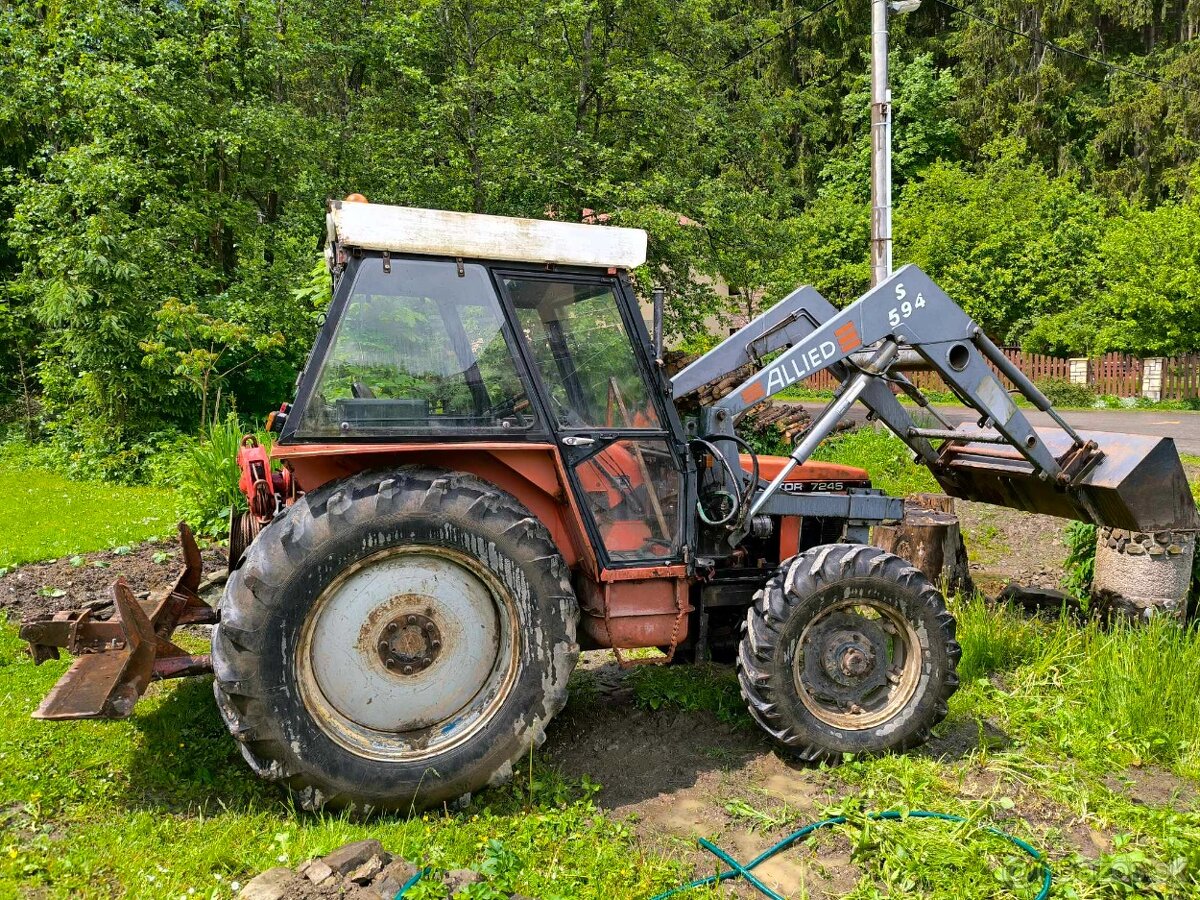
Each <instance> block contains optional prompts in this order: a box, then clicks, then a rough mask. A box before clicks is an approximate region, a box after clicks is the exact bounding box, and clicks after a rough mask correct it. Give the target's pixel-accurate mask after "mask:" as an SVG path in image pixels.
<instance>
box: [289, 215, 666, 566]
mask: <svg viewBox="0 0 1200 900" xmlns="http://www.w3.org/2000/svg"><path fill="white" fill-rule="evenodd" d="M430 219H433V220H435V221H430ZM481 226H482V228H481ZM489 226H490V227H491V228H493V229H494V230H495V233H493V234H488V233H486V232H487V228H488V227H489ZM438 229H440V231H441V233H442V234H443V235H444V237H443V239H442V242H440V243H439V242H438V241H437V240H436V239H435V238H432V237H428V235H429V233H430V232H431V231H433V232H436V231H437V230H438ZM420 234H425V235H426V237H425V238H424V242H423V243H422V240H421V239H419V238H417V239H414V237H413V236H414V235H420ZM330 238H331V240H330V244H329V260H330V268H331V271H332V272H333V276H334V281H335V291H334V300H333V303H332V305H331V308H330V310H329V313H328V317H327V319H326V321H325V323H324V325H323V327H322V330H321V333H320V336H319V338H318V341H317V343H316V346H315V348H314V350H313V352H312V354H311V357H310V359H309V362H308V365H307V367H306V369H305V371H304V372H303V374H302V375H301V377H300V379H299V387H298V393H297V397H296V401H295V403H294V405H293V406H292V408H291V410H290V411H289V412H288V415H287V416H286V420H285V421H283V422H282V427H281V428H280V439H279V446H278V448H277V449H276V452H275V456H276V457H277V458H284V459H290V460H291V462H290V465H291V466H292V467H293V469H294V471H295V472H296V475H297V477H298V479H299V481H300V484H301V487H302V488H303V489H305V490H311V489H312V488H314V487H316V486H317V485H318V484H319V483H320V481H321V480H322V478H323V477H324V474H325V471H324V470H322V472H321V473H315V472H311V471H309V469H311V467H309V466H306V465H305V462H304V461H303V460H304V459H305V458H307V454H308V453H309V452H310V451H311V448H312V447H313V446H320V447H324V448H330V447H337V448H341V450H342V451H346V452H348V453H355V452H356V449H357V452H358V453H359V454H363V453H367V452H368V451H367V450H366V449H365V448H366V447H368V446H372V447H373V448H374V449H373V450H372V451H370V452H372V453H375V454H378V453H379V452H380V449H379V445H383V444H386V445H390V449H391V450H396V451H405V452H411V448H412V447H413V446H414V445H415V446H420V445H422V444H432V443H436V444H438V445H440V446H441V447H442V448H443V449H444V450H445V451H446V452H450V453H454V452H456V448H460V449H461V451H464V452H470V451H469V447H468V445H474V446H475V447H476V450H475V453H476V455H480V454H483V453H492V452H493V449H496V448H499V449H508V450H510V451H512V452H509V453H508V454H507V457H506V458H509V459H511V458H514V453H515V452H516V451H518V450H519V449H520V448H523V447H524V448H533V447H537V448H545V447H547V446H553V448H554V449H555V451H556V453H555V454H554V456H555V457H556V458H557V459H556V465H557V467H560V468H562V469H563V470H564V474H565V475H566V480H567V481H568V482H569V485H570V489H571V492H572V494H573V495H574V498H575V500H576V503H577V506H578V508H579V509H580V510H581V511H582V512H583V514H584V515H583V519H584V522H583V527H584V529H585V530H586V531H592V532H594V533H595V534H596V535H597V536H598V538H599V541H598V542H597V544H596V549H597V551H598V552H597V554H596V558H595V560H594V563H595V565H594V566H593V568H595V569H597V570H599V569H602V568H604V567H607V566H610V565H611V566H622V565H640V564H645V563H648V562H653V563H670V562H681V561H682V547H683V545H684V541H685V538H686V530H687V527H688V523H687V522H686V521H685V519H686V517H685V515H684V514H683V513H684V510H686V509H687V508H688V504H687V503H686V502H685V496H686V494H687V479H686V477H685V474H686V472H687V465H688V464H687V460H686V456H687V448H686V444H685V442H684V441H683V439H682V435H683V429H682V426H681V424H680V422H679V419H678V417H677V415H676V413H675V410H674V407H673V406H672V405H671V403H670V401H669V398H668V396H667V385H666V383H665V380H664V379H663V377H662V375H661V374H660V372H659V371H658V369H657V367H655V366H654V365H653V363H652V362H651V360H652V358H653V354H652V352H651V349H650V345H649V342H648V338H647V335H646V330H645V326H644V324H643V323H642V321H641V318H640V313H639V312H638V308H637V304H636V301H635V298H634V295H633V292H632V289H631V286H630V284H629V280H628V276H627V270H628V269H629V268H631V267H633V266H636V265H640V264H641V262H642V261H644V258H645V234H644V233H643V232H640V231H634V230H632V229H620V228H597V227H594V226H583V225H573V224H565V223H557V222H524V221H523V220H514V219H503V218H500V217H490V216H476V215H465V214H459V213H446V212H432V211H425V210H405V209H400V208H397V207H383V206H377V205H373V204H367V203H354V202H346V203H341V204H334V205H333V208H332V210H331V213H330ZM414 251H419V252H414ZM485 255H486V256H488V257H491V258H484V257H485ZM601 262H602V263H603V265H598V264H597V263H601ZM305 448H307V450H306V449H305ZM295 454H300V456H296V455H295ZM530 458H532V459H537V458H539V457H538V456H537V455H534V456H532V457H530Z"/></svg>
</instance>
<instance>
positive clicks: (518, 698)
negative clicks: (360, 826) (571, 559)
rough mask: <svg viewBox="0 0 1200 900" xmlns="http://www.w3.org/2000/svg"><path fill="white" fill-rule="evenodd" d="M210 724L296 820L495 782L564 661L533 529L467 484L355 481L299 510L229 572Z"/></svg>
mask: <svg viewBox="0 0 1200 900" xmlns="http://www.w3.org/2000/svg"><path fill="white" fill-rule="evenodd" d="M220 608H221V622H220V624H219V625H218V626H217V627H216V628H215V629H214V631H213V669H214V672H215V673H216V683H215V691H216V696H217V703H218V706H219V708H220V710H221V715H222V717H223V718H224V719H225V723H226V725H227V726H228V728H229V730H230V732H231V733H232V734H233V736H234V737H235V738H236V739H237V740H238V741H239V742H240V743H241V749H242V755H243V756H244V757H245V758H246V760H247V762H249V764H250V766H251V767H252V768H253V769H254V770H255V771H256V772H257V773H258V774H260V775H262V776H264V777H266V778H269V779H272V780H276V781H281V782H283V783H284V784H285V785H286V786H287V787H288V788H289V789H290V790H291V791H292V792H293V793H294V794H295V796H296V797H297V799H298V801H299V803H300V804H301V805H302V806H303V807H305V808H308V809H316V808H319V807H322V806H334V807H351V808H354V809H357V810H361V811H372V810H403V811H407V810H414V809H422V808H425V807H428V806H431V805H435V804H438V803H442V802H445V801H450V800H455V799H457V798H459V797H461V796H463V795H464V794H468V793H470V792H472V791H475V790H478V789H479V788H481V787H483V786H485V785H487V784H489V783H497V782H498V781H502V780H504V779H505V778H506V777H507V776H508V775H509V774H511V772H512V764H513V762H515V761H516V760H517V759H519V758H520V757H521V756H522V755H524V754H526V753H527V752H528V751H529V748H530V746H531V745H533V744H540V743H541V741H542V740H544V738H545V728H546V724H547V723H548V722H549V720H550V718H551V717H552V716H554V715H555V714H556V713H557V712H558V711H559V710H561V709H562V707H563V705H564V704H565V702H566V696H567V680H568V678H569V677H570V674H571V670H572V669H573V668H574V666H575V662H576V660H577V659H578V656H579V647H578V644H577V643H576V641H575V628H576V624H577V621H578V616H579V612H578V606H577V604H576V600H575V595H574V592H573V591H572V589H571V585H570V581H569V579H568V570H567V567H566V564H565V562H564V561H563V559H562V557H561V556H560V555H559V554H558V552H557V550H556V548H555V546H554V543H553V541H552V540H551V537H550V534H549V532H548V531H547V530H546V528H545V526H544V525H543V524H542V523H541V522H540V521H538V520H537V519H536V518H535V517H534V516H533V515H532V514H530V513H529V511H528V510H526V509H525V508H524V507H523V506H522V505H521V504H520V503H519V502H518V501H517V500H516V499H514V498H513V497H511V496H510V495H508V494H506V493H504V492H502V491H500V490H498V489H497V488H495V487H494V486H493V485H490V484H487V483H485V482H483V481H481V480H479V479H478V478H475V477H473V476H471V475H466V474H462V473H451V472H447V471H443V470H438V469H431V468H424V467H406V468H400V469H396V470H393V471H387V472H368V473H363V474H360V475H356V476H354V477H352V478H348V479H346V480H344V481H340V482H336V483H334V484H331V485H329V486H326V487H323V488H321V489H320V490H318V491H315V492H313V493H311V494H309V495H308V496H307V497H305V498H303V499H301V500H300V501H298V502H297V503H296V504H294V505H293V506H292V507H291V508H290V509H288V510H287V512H285V513H284V514H283V515H282V516H281V517H280V518H279V519H277V520H276V521H275V522H273V523H272V524H271V525H270V526H269V527H268V528H266V529H265V530H264V531H263V532H262V534H260V535H259V536H258V538H257V539H256V540H255V541H254V543H253V544H252V545H251V547H250V548H249V550H248V551H247V553H246V557H245V561H244V562H243V563H242V565H241V566H240V567H239V568H238V569H237V570H236V571H234V572H233V574H232V575H231V576H230V578H229V581H228V584H227V585H226V589H225V595H224V598H223V599H222V601H221V607H220Z"/></svg>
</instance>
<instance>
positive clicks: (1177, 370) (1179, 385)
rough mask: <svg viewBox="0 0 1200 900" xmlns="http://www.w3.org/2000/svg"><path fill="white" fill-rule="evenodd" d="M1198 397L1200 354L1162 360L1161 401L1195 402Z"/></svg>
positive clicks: (1199, 388)
mask: <svg viewBox="0 0 1200 900" xmlns="http://www.w3.org/2000/svg"><path fill="white" fill-rule="evenodd" d="M1198 397H1200V353H1189V354H1187V355H1186V356H1172V357H1169V358H1167V359H1164V360H1163V366H1162V399H1164V400H1195V399H1196V398H1198Z"/></svg>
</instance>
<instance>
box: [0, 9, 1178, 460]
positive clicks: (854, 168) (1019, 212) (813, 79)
mask: <svg viewBox="0 0 1200 900" xmlns="http://www.w3.org/2000/svg"><path fill="white" fill-rule="evenodd" d="M1194 5H1195V4H1194V0H1189V2H1187V3H1182V4H1158V5H1155V4H1146V3H1138V4H1116V3H1113V2H1111V0H1103V2H1101V0H1085V2H1082V3H1077V4H1074V5H1069V6H1063V5H1062V4H1051V3H1048V2H1046V0H1039V2H1036V3H1033V4H1029V3H1017V2H1016V0H982V4H981V5H980V6H979V7H978V8H977V9H974V12H975V13H977V14H980V15H983V16H985V17H989V18H993V19H995V20H997V21H999V22H1001V23H1002V24H1004V25H1005V26H1006V27H1012V28H1018V29H1025V30H1031V31H1034V32H1036V33H1037V34H1038V35H1039V36H1040V37H1042V38H1044V39H1049V40H1054V41H1058V42H1059V43H1061V44H1062V45H1063V46H1066V47H1070V48H1072V49H1074V50H1077V51H1080V52H1084V53H1094V54H1099V55H1104V56H1107V57H1109V58H1111V59H1112V60H1113V61H1114V62H1116V63H1118V64H1120V65H1122V66H1124V67H1125V68H1127V69H1132V70H1135V71H1144V72H1145V73H1146V74H1147V75H1149V76H1150V77H1151V78H1152V79H1155V80H1153V81H1147V80H1139V79H1137V78H1135V77H1133V76H1132V75H1130V74H1127V73H1124V72H1121V71H1116V70H1106V69H1104V68H1103V67H1100V66H1097V65H1094V64H1091V63H1087V62H1085V61H1083V60H1080V59H1079V58H1077V57H1072V56H1068V55H1064V54H1060V53H1055V52H1052V51H1049V50H1044V51H1041V52H1038V53H1031V52H1030V46H1029V45H1028V43H1027V42H1026V41H1024V40H1023V39H1020V38H1017V37H1015V36H1011V35H1007V34H1006V33H1005V32H1003V31H996V30H994V29H992V28H990V27H989V26H987V25H985V24H983V23H982V22H980V21H978V20H977V19H976V18H972V17H970V16H966V15H961V14H957V13H953V12H950V11H948V10H947V9H946V8H944V7H939V6H929V5H926V7H923V8H922V9H921V10H920V11H919V12H918V13H916V14H914V15H911V16H904V17H896V18H895V19H894V22H893V35H894V41H893V44H892V58H891V60H890V62H891V70H892V73H893V85H892V89H893V97H894V102H893V109H894V117H895V125H894V163H895V172H896V184H897V189H898V190H897V198H896V200H897V204H896V210H895V221H896V229H897V235H896V236H897V243H896V259H897V261H898V262H905V261H912V262H918V263H920V264H921V265H922V266H924V267H926V268H927V269H928V270H929V271H930V273H931V274H932V275H933V276H934V277H935V278H936V279H938V280H939V281H940V282H941V283H942V285H943V287H945V288H946V289H947V291H948V292H949V293H950V295H951V296H952V297H954V298H955V299H957V300H959V301H960V302H962V303H963V304H964V305H966V306H967V308H968V310H969V311H970V312H971V313H972V314H973V315H975V316H976V317H977V318H978V319H979V321H980V322H981V323H982V324H983V325H984V327H985V329H986V330H987V331H988V333H989V334H990V335H991V336H992V337H994V338H996V339H998V340H1000V341H1003V342H1021V343H1022V344H1024V345H1026V346H1028V347H1030V348H1032V349H1042V350H1047V349H1052V350H1055V351H1056V352H1064V353H1096V352H1101V351H1104V350H1109V349H1119V350H1127V351H1129V352H1134V353H1155V354H1159V353H1163V354H1166V353H1174V352H1183V351H1188V350H1193V349H1198V348H1200V345H1198V344H1197V338H1196V335H1198V334H1200V312H1198V311H1197V310H1198V309H1200V307H1197V306H1196V300H1195V298H1196V297H1197V296H1200V291H1198V290H1197V288H1198V287H1200V274H1198V273H1200V252H1198V249H1197V248H1198V244H1197V241H1200V238H1198V237H1197V235H1198V234H1200V213H1198V212H1197V209H1200V207H1198V206H1197V201H1196V200H1195V193H1196V192H1195V187H1194V185H1195V181H1194V179H1195V177H1196V171H1197V170H1196V165H1197V161H1198V157H1200V139H1198V138H1197V136H1196V135H1197V129H1196V116H1195V103H1194V98H1193V97H1192V96H1191V94H1190V93H1189V91H1190V88H1188V87H1187V85H1188V84H1190V82H1191V81H1192V80H1194V79H1193V75H1194V73H1195V71H1196V70H1197V67H1198V66H1200V43H1198V42H1197V41H1195V40H1194V39H1193V38H1194V36H1195V21H1196V11H1195V9H1194V8H1193V7H1194ZM864 16H865V6H864V5H863V4H862V3H861V2H856V3H843V4H835V5H834V6H833V7H830V8H829V9H827V10H825V11H823V12H822V13H821V14H820V15H817V16H814V17H812V18H811V19H806V20H805V21H804V22H803V23H800V24H799V25H795V26H794V27H793V25H794V23H795V21H796V8H795V6H794V4H786V3H769V4H758V5H752V6H746V7H744V8H738V9H736V10H733V11H731V10H730V9H728V8H726V6H723V5H721V4H718V3H714V2H712V0H687V2H678V3H676V2H668V0H631V2H627V3H611V2H591V0H589V2H570V3H565V4H551V5H544V4H543V5H539V4H505V3H499V2H496V0H485V2H470V3H468V2H465V0H446V2H442V3H427V2H416V0H384V2H375V3H368V4H351V5H350V6H349V7H347V6H346V5H345V4H336V3H329V2H324V0H319V2H316V3H309V4H302V5H297V4H279V3H276V4H270V3H263V2H255V3H242V4H230V3H217V2H213V0H196V2H189V3H178V2H173V0H151V2H148V3H143V4H139V5H135V6H131V5H129V4H122V3H119V2H116V0H81V2H76V3H70V4H61V3H60V4H50V5H47V4H45V3H39V2H32V0H20V2H15V3H12V4H9V5H8V6H7V7H6V11H5V14H4V16H3V17H2V18H0V46H3V47H4V48H5V53H4V54H3V55H2V56H0V84H3V86H4V93H3V97H4V99H3V101H2V102H0V171H2V172H3V173H4V175H3V185H2V188H0V213H3V217H2V218H3V221H4V223H5V224H4V227H3V228H2V229H0V422H9V421H11V422H14V423H17V424H18V426H19V427H20V429H21V430H22V431H23V432H24V434H25V437H26V439H27V440H33V439H35V438H38V437H42V436H47V437H48V438H49V439H50V440H51V442H54V443H55V444H56V445H57V446H59V447H61V448H62V450H61V452H63V453H65V454H67V455H80V456H81V457H84V458H86V459H87V460H88V461H89V462H88V465H90V466H91V467H92V468H95V466H96V465H100V464H102V463H103V460H105V459H112V460H115V461H116V462H115V463H114V465H113V466H112V473H113V474H123V475H124V477H127V478H128V477H131V476H129V475H128V474H127V473H130V472H135V473H138V474H139V475H140V476H144V474H145V473H144V472H143V471H142V470H141V466H142V463H143V461H144V460H145V459H147V458H148V457H150V456H152V455H153V453H152V452H151V450H150V449H148V448H153V447H154V446H155V441H153V440H151V439H150V438H148V437H147V436H148V435H158V434H170V433H173V432H175V431H178V430H184V431H188V432H190V431H192V430H193V429H194V428H195V427H196V426H197V424H200V423H204V422H210V421H213V420H216V419H219V418H220V417H221V416H222V415H224V413H225V412H226V411H227V410H229V409H235V410H238V411H239V412H240V413H242V414H244V415H247V416H251V417H253V416H258V415H261V414H263V413H265V412H266V411H268V410H269V409H271V408H274V407H275V406H276V405H277V404H278V403H279V402H280V401H281V400H283V399H286V398H287V396H288V394H289V392H290V385H291V382H292V378H293V376H294V373H295V370H296V369H297V368H298V367H299V366H300V365H302V363H303V360H304V357H305V354H306V352H307V350H308V348H309V346H310V344H311V340H312V337H313V332H314V327H315V324H316V320H317V314H318V313H319V312H320V311H321V310H323V309H324V308H325V307H326V305H327V303H328V296H329V292H328V291H329V282H328V278H327V276H326V275H325V273H324V272H323V270H322V269H321V268H320V267H319V266H317V267H314V259H313V252H314V247H315V246H316V245H317V244H318V242H319V240H320V237H321V235H322V233H323V215H322V213H323V210H322V205H323V203H324V201H325V199H326V198H327V197H338V196H343V195H345V194H346V193H348V192H350V191H361V192H363V193H364V194H366V195H367V196H369V197H370V198H371V199H372V200H375V201H379V202H393V203H403V204H408V205H418V206H431V207H435V208H448V209H462V210H473V211H477V212H487V213H498V214H511V215H524V216H545V215H552V216H555V217H558V218H560V219H562V220H564V221H576V220H578V219H579V218H580V217H581V215H582V210H584V209H590V210H595V211H596V212H597V213H598V214H600V215H602V216H606V217H607V219H606V221H610V222H613V223H615V224H621V225H629V226H634V227H641V228H645V229H646V230H647V231H648V232H649V235H650V244H649V250H650V261H649V263H648V264H647V265H646V266H645V267H643V268H642V269H641V270H639V271H638V272H635V273H633V274H634V281H635V284H636V285H637V287H638V289H639V290H640V291H641V292H642V293H643V294H648V292H649V289H650V287H651V286H652V285H653V284H662V285H663V286H664V287H665V288H666V296H667V308H666V326H667V329H668V332H669V333H670V334H671V335H672V336H673V337H674V338H675V339H676V340H682V341H685V342H689V343H691V344H698V343H702V342H703V341H704V340H705V339H706V338H705V335H707V334H708V332H709V331H710V330H711V329H713V328H715V329H717V330H719V331H724V329H725V328H727V327H729V326H732V325H736V324H738V323H740V322H741V321H742V320H743V319H744V318H745V317H747V316H752V315H755V314H756V313H757V312H759V311H761V310H762V308H763V306H764V304H766V303H769V302H772V301H774V300H777V299H778V298H780V297H781V296H783V295H784V294H785V293H787V292H788V291H790V290H791V289H793V288H794V287H795V286H796V285H797V284H799V283H802V282H808V283H811V284H814V285H816V286H817V287H818V288H819V289H820V290H822V292H823V293H825V294H826V296H828V297H830V298H831V299H833V300H834V301H836V302H838V303H845V302H847V301H848V300H850V299H852V298H853V297H855V296H857V295H858V294H859V293H860V292H861V291H863V290H864V289H865V288H866V286H867V284H868V283H869V268H868V253H867V238H868V234H869V226H870V213H869V202H868V198H867V192H866V187H867V182H866V177H865V173H866V171H867V167H868V150H867V147H868V135H867V121H868V104H867V78H866V72H867V71H868V67H867V55H868V41H867V39H866V32H865V31H864V30H863V29H864V27H865V26H864V23H865V21H866V19H865V18H864ZM767 38H777V39H776V40H773V41H768V42H766V43H763V41H764V40H765V39H767ZM718 282H723V283H724V285H726V286H728V288H729V290H728V292H727V293H726V292H725V291H719V290H717V289H716V287H715V285H716V284H717V283H718ZM218 395H219V398H218ZM218 399H219V402H218ZM135 447H140V448H142V449H140V450H137V451H135V452H132V453H131V454H129V455H126V454H127V452H128V451H130V450H131V449H132V448H135Z"/></svg>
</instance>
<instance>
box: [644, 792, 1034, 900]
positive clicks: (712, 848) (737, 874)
mask: <svg viewBox="0 0 1200 900" xmlns="http://www.w3.org/2000/svg"><path fill="white" fill-rule="evenodd" d="M867 818H868V819H874V820H876V821H879V820H889V821H896V820H900V819H907V818H912V819H941V820H942V821H944V822H958V823H962V822H966V821H967V820H966V819H964V818H963V817H962V816H954V815H950V814H949V813H940V812H929V811H928V810H924V809H914V810H913V811H912V812H908V813H901V812H895V811H894V810H888V811H886V812H872V813H867ZM847 821H849V819H848V818H847V817H846V816H833V817H831V818H828V819H822V820H821V821H820V822H813V823H812V824H811V825H805V826H804V827H803V828H801V829H800V830H799V831H793V832H792V833H791V834H789V835H788V836H787V837H785V838H784V839H783V840H781V841H780V842H779V843H777V844H775V845H774V846H772V847H769V848H768V849H767V850H765V851H763V852H762V853H760V854H759V855H758V856H756V857H754V859H752V860H750V862H748V863H746V864H745V865H742V864H741V863H739V862H738V861H737V860H735V859H734V858H733V857H731V856H730V855H729V854H728V853H726V852H725V851H724V850H722V849H721V848H720V847H718V846H716V845H715V844H713V843H712V842H710V841H706V840H705V839H704V838H700V846H701V847H703V848H704V849H705V850H707V851H708V852H709V853H711V854H713V856H715V857H717V858H718V859H719V860H721V861H722V862H724V863H726V864H727V865H729V866H730V867H731V868H730V869H729V870H728V871H726V872H721V873H720V874H718V875H710V876H708V877H707V878H698V879H696V880H695V881H692V882H689V883H688V884H683V885H680V886H679V887H675V888H671V890H669V891H665V892H663V893H661V894H658V895H656V896H654V897H652V898H651V900H666V898H667V897H672V896H674V895H675V894H682V893H683V892H684V891H690V890H692V888H698V887H705V886H706V885H710V884H718V883H720V882H722V881H728V880H729V879H731V878H744V879H746V881H747V882H748V883H749V884H751V885H753V886H754V887H755V888H756V889H757V890H758V891H759V893H761V894H763V895H764V896H766V897H770V898H771V900H786V898H784V897H781V896H780V895H779V894H777V893H775V892H774V891H773V890H771V889H770V888H769V887H767V886H766V885H765V884H763V883H762V882H761V881H760V880H759V879H758V878H756V877H755V876H754V873H753V872H751V871H750V870H751V869H753V868H755V867H756V866H759V865H761V864H762V863H764V862H766V861H767V860H768V859H770V858H771V857H772V856H775V855H776V854H777V853H782V852H783V851H784V850H786V849H788V848H789V847H791V846H793V845H795V844H798V843H800V841H802V840H804V839H805V838H806V837H808V836H809V835H810V834H812V833H813V832H814V831H819V830H820V829H822V828H829V827H831V826H833V825H842V824H845V823H846V822H847ZM984 830H985V831H987V832H988V833H989V834H994V835H996V836H997V837H1002V838H1004V840H1006V841H1008V842H1009V843H1010V844H1012V845H1014V846H1016V847H1018V848H1020V849H1021V850H1023V851H1025V853H1027V854H1028V855H1029V856H1030V857H1032V858H1033V859H1034V861H1035V862H1037V863H1038V864H1039V865H1040V866H1041V867H1042V889H1041V890H1040V891H1038V894H1037V896H1036V897H1034V898H1033V900H1046V898H1047V897H1048V896H1050V885H1051V884H1052V883H1053V880H1054V878H1053V875H1052V874H1051V872H1050V865H1049V863H1047V862H1046V859H1045V857H1044V856H1042V854H1041V852H1039V851H1038V850H1037V849H1035V848H1034V847H1032V846H1030V845H1029V844H1027V843H1026V842H1025V841H1023V840H1021V839H1020V838H1019V837H1015V836H1013V835H1011V834H1009V833H1008V832H1007V831H1001V830H1000V829H999V828H994V827H992V826H991V825H987V826H985V827H984Z"/></svg>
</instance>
